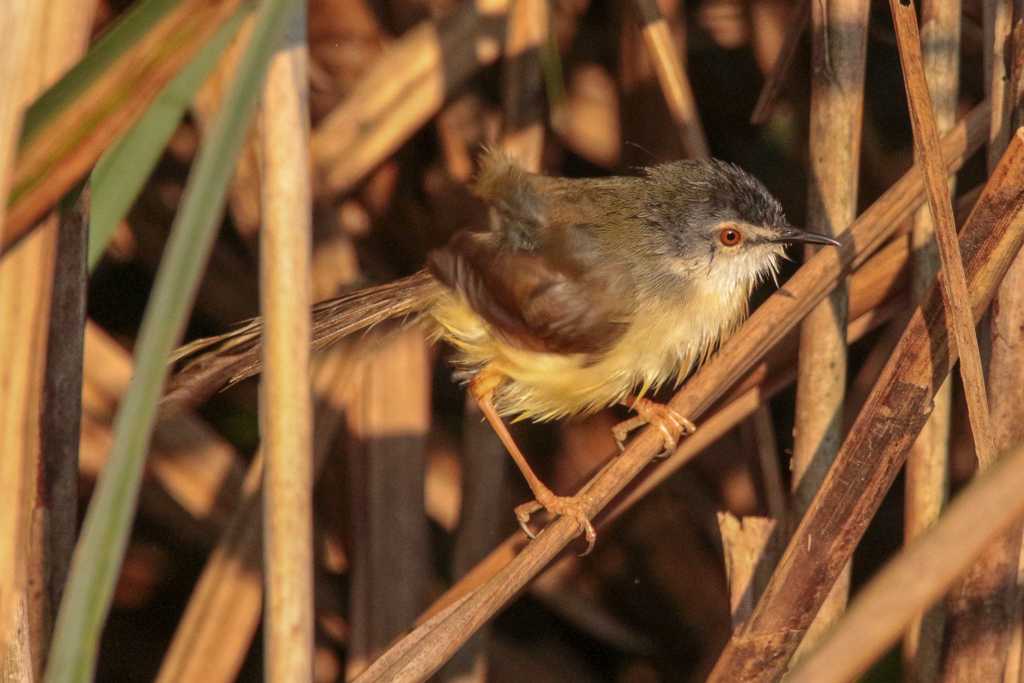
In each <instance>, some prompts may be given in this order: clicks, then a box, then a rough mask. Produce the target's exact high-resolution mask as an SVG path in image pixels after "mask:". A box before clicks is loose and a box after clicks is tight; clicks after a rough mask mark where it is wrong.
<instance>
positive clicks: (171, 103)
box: [88, 5, 251, 270]
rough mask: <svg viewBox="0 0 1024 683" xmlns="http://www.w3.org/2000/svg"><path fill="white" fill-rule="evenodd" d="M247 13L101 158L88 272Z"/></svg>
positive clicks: (93, 180)
mask: <svg viewBox="0 0 1024 683" xmlns="http://www.w3.org/2000/svg"><path fill="white" fill-rule="evenodd" d="M250 10H251V6H250V5H242V6H241V7H240V8H239V11H238V12H237V13H236V14H235V16H234V18H232V20H231V21H229V22H227V23H226V24H224V26H222V27H221V28H220V29H219V30H218V31H217V33H216V34H214V36H213V38H211V39H210V42H209V43H207V44H206V45H205V46H204V47H203V49H202V50H201V51H200V52H199V54H198V55H196V57H195V59H193V60H192V62H191V63H190V64H189V65H188V66H187V67H186V68H185V69H184V70H183V71H182V72H181V74H180V75H178V77H177V78H175V79H174V80H173V81H171V82H170V83H169V84H168V86H167V87H166V88H165V89H164V91H163V92H161V93H160V95H159V96H157V98H156V100H154V101H153V104H152V105H150V107H149V109H148V110H147V111H146V113H145V114H144V115H143V116H142V118H140V119H139V121H138V123H136V124H135V125H134V126H132V128H131V129H129V130H128V132H127V133H125V135H124V137H122V138H121V139H120V140H119V141H118V142H117V144H115V145H114V146H113V147H111V148H110V149H109V150H107V152H106V153H105V154H104V155H103V156H102V157H100V160H99V162H98V163H97V164H96V168H94V169H93V171H92V174H91V176H90V178H89V181H90V185H91V187H92V200H91V205H90V208H89V262H88V263H89V270H92V269H93V267H95V265H96V263H97V262H99V260H100V257H101V256H102V255H103V252H104V251H105V250H106V248H107V242H108V241H109V240H110V236H111V235H113V234H114V229H115V228H116V227H117V224H118V222H120V220H121V219H122V218H124V217H125V215H126V214H127V213H128V209H129V208H131V205H132V204H133V203H134V202H135V198H136V197H138V195H139V192H140V191H141V190H142V187H143V185H145V183H146V180H147V179H148V178H149V175H150V173H151V172H152V171H153V168H154V167H155V166H156V163H157V161H159V160H160V155H161V154H163V151H164V148H165V147H166V146H167V141H168V140H170V138H171V135H172V134H173V133H174V130H175V129H176V128H177V126H178V122H179V121H181V118H182V116H184V114H185V111H186V110H187V109H188V107H189V105H190V104H191V103H192V99H193V98H194V97H195V94H196V91H197V90H199V86H201V85H202V84H203V82H204V81H205V80H206V77H207V76H208V75H209V74H210V71H212V70H213V68H214V67H215V66H216V65H217V60H218V59H219V58H220V56H221V54H223V53H224V49H225V48H226V47H227V46H228V43H229V42H230V41H231V38H232V37H233V36H234V35H235V34H236V33H237V32H238V27H239V26H240V25H241V23H242V19H243V18H244V17H245V16H246V15H248V13H249V11H250Z"/></svg>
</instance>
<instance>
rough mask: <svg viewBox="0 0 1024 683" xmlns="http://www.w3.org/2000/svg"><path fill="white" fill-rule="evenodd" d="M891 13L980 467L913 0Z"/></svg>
mask: <svg viewBox="0 0 1024 683" xmlns="http://www.w3.org/2000/svg"><path fill="white" fill-rule="evenodd" d="M904 3H906V4H904ZM889 8H890V10H891V11H892V18H893V25H894V26H895V28H896V41H897V43H898V45H899V49H900V64H902V66H903V84H904V86H905V87H906V91H907V103H908V105H909V107H910V122H911V124H912V127H913V129H914V150H915V152H916V154H917V156H918V157H919V158H920V159H921V162H922V164H923V165H924V171H925V179H926V183H925V187H926V188H927V190H928V207H929V209H930V210H931V214H932V220H933V221H934V223H935V237H936V241H937V242H938V244H939V256H940V258H941V261H942V272H941V273H940V275H939V282H941V283H942V289H943V291H944V292H945V293H946V305H947V306H948V307H949V311H950V316H949V318H948V322H949V324H950V325H952V326H953V338H954V339H956V346H957V349H959V354H960V375H961V377H962V378H963V383H964V396H965V397H966V398H967V413H968V416H969V417H970V420H971V431H972V433H973V435H974V449H975V452H976V453H977V455H978V462H979V463H981V464H982V465H984V464H986V463H988V462H991V460H992V457H993V456H994V455H995V454H994V452H993V446H992V420H991V417H990V416H989V411H988V399H987V398H986V396H985V377H984V373H983V371H982V369H981V353H980V352H979V350H978V338H977V336H976V335H975V332H974V322H973V319H972V316H971V314H970V311H969V310H968V302H969V301H970V299H969V297H968V292H967V280H966V277H965V275H964V267H963V263H962V262H961V260H960V250H959V248H958V246H957V238H956V223H955V221H954V219H953V206H952V204H951V202H950V193H949V184H948V182H947V178H946V176H947V173H946V171H945V170H944V169H943V168H942V164H940V163H939V162H940V160H941V159H942V153H941V152H940V151H939V134H938V128H937V126H936V122H935V114H934V112H933V111H932V100H931V95H930V94H929V92H928V84H927V82H926V80H925V72H924V62H923V58H922V55H921V36H920V34H919V33H918V28H917V14H916V13H915V11H916V10H915V9H914V3H913V1H912V0H889Z"/></svg>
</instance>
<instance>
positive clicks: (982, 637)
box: [942, 1, 1024, 681]
mask: <svg viewBox="0 0 1024 683" xmlns="http://www.w3.org/2000/svg"><path fill="white" fill-rule="evenodd" d="M1016 4H1017V5H1018V6H1019V5H1020V3H1016ZM1010 5H1011V3H1010V2H1002V1H1000V2H986V3H984V9H985V28H986V45H985V48H986V58H987V59H989V60H998V62H999V64H998V65H997V64H991V63H990V64H989V69H990V70H989V71H987V74H988V75H989V77H990V78H993V79H998V80H999V82H997V83H986V87H988V88H989V90H990V91H991V93H992V97H993V98H998V101H997V100H996V99H993V100H992V102H993V115H992V118H993V126H994V128H993V132H992V133H990V135H989V145H988V150H987V151H988V161H989V165H990V167H991V166H994V165H995V163H996V162H997V161H998V160H999V158H1000V156H1001V155H1002V154H1003V152H1004V148H1005V145H1006V141H1007V137H1006V136H1007V133H1008V130H1009V127H1010V125H1011V123H1012V124H1014V125H1016V124H1018V123H1019V121H1017V120H1014V119H1015V118H1017V117H1019V113H1018V112H1016V111H1014V102H1013V96H1012V92H1013V90H1014V87H1013V82H1012V78H1011V80H1010V82H1009V83H1006V82H1004V79H1005V78H1006V76H1007V73H1006V66H1007V64H1006V62H1004V58H1005V51H1006V48H1008V47H1009V45H1010V40H1011V35H1010V16H1009V15H1010V14H1011V12H1012V8H1011V6H1010ZM1018 40H1019V36H1018ZM1013 71H1018V70H1013ZM1011 76H1012V73H1011ZM1022 287H1024V259H1022V258H1021V257H1020V256H1019V255H1018V257H1017V259H1016V260H1015V261H1014V263H1013V265H1011V266H1010V269H1009V271H1008V272H1007V273H1006V276H1005V277H1004V278H1003V282H1002V284H1001V285H1000V287H999V292H998V294H997V295H996V300H995V301H994V302H993V303H992V312H991V320H990V323H991V327H990V332H991V335H990V342H991V348H990V354H991V355H990V358H989V368H988V382H989V387H988V399H989V403H990V406H991V409H992V429H993V441H994V447H995V449H996V452H1001V451H1004V450H1006V449H1008V448H1010V447H1011V446H1014V445H1016V444H1018V443H1020V442H1021V441H1022V440H1024V424H1022V420H1024V405H1022V403H1021V400H1022V398H1024V387H1022V386H1021V382H1022V381H1024V357H1022V356H1021V353H1022V351H1024V332H1022V329H1024V328H1022V327H1021V325H1022V322H1024V292H1022V291H1021V288H1022ZM1021 529H1022V526H1021V524H1015V525H1013V526H1012V527H1011V528H1010V529H1009V530H1008V531H1007V532H1006V533H1005V534H1004V535H1002V536H1001V537H1000V538H998V539H997V540H996V541H995V542H994V543H992V544H991V545H990V547H989V548H988V549H987V550H986V551H985V552H984V553H983V554H982V555H981V557H980V558H978V560H977V561H976V562H975V563H974V564H973V565H972V566H971V567H970V569H969V570H968V571H967V573H966V575H965V576H964V577H963V579H962V580H961V581H960V582H959V583H958V584H957V585H956V586H955V587H954V589H953V590H952V591H950V593H949V596H948V598H947V601H946V602H947V609H948V610H949V619H950V624H949V626H948V627H947V629H946V631H947V637H948V641H949V642H948V644H947V646H946V653H945V662H944V664H945V666H944V668H943V672H942V673H943V680H947V681H961V680H998V679H999V677H1001V676H1002V675H1003V673H1004V671H1005V670H1006V669H1007V666H1006V665H1007V664H1008V654H1009V652H1010V644H1011V636H1012V632H1013V631H1014V630H1019V628H1020V622H1019V618H1020V615H1019V610H1020V605H1019V603H1018V600H1019V596H1018V586H1017V574H1018V569H1017V568H1018V564H1019V559H1020V558H1019V556H1020V549H1021Z"/></svg>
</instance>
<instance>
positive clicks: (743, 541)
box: [718, 512, 777, 629]
mask: <svg viewBox="0 0 1024 683" xmlns="http://www.w3.org/2000/svg"><path fill="white" fill-rule="evenodd" d="M775 527H776V520H774V519H768V518H767V517H744V518H743V519H739V518H737V517H735V516H734V515H732V514H730V513H728V512H719V513H718V529H719V531H720V533H721V534H722V547H723V548H724V550H725V576H726V579H727V580H728V582H729V609H730V613H731V615H732V627H733V629H737V628H739V627H740V626H741V625H742V624H743V622H744V621H746V620H747V617H749V616H750V613H751V612H753V611H754V604H755V603H756V602H757V597H758V596H759V595H760V594H761V590H762V589H763V587H764V585H765V584H767V583H768V577H769V576H770V574H771V568H770V567H769V566H768V564H767V563H766V562H765V561H764V558H766V557H768V558H771V557H775V556H776V555H777V550H776V551H773V550H772V549H771V548H769V547H768V545H769V542H770V541H772V540H773V539H775V540H777V537H775V536H774V532H775Z"/></svg>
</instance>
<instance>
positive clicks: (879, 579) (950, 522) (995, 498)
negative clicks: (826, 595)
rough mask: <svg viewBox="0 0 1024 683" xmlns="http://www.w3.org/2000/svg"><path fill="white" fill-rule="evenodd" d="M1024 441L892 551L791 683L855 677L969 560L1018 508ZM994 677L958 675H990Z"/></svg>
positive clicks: (1021, 506)
mask: <svg viewBox="0 0 1024 683" xmlns="http://www.w3.org/2000/svg"><path fill="white" fill-rule="evenodd" d="M1022 487H1024V446H1020V445H1018V446H1017V447H1015V448H1013V449H1012V450H1010V451H1008V452H1004V454H1003V455H1002V456H1001V457H1000V458H999V461H998V462H996V463H995V464H994V465H993V466H992V467H991V468H990V469H989V470H988V471H987V472H986V473H984V474H983V475H982V476H980V477H978V478H977V479H976V480H975V481H974V482H973V483H972V484H971V485H970V486H969V487H968V488H967V489H965V490H964V491H963V493H961V494H960V495H958V496H957V497H956V499H955V500H954V501H953V503H952V504H951V505H950V506H949V511H948V512H946V514H944V515H943V516H942V517H941V518H940V520H939V522H938V523H937V524H936V525H935V526H934V527H932V528H931V529H929V530H928V531H926V532H925V533H924V534H923V535H922V536H921V537H920V538H918V539H917V540H915V541H914V542H913V543H911V544H910V545H909V546H908V547H907V548H906V549H905V550H903V551H902V552H901V553H900V554H899V555H897V556H896V557H895V558H893V559H892V560H891V561H890V562H889V564H887V565H886V566H885V567H884V568H882V570H881V571H879V572H878V574H877V575H876V576H875V577H874V578H873V579H872V580H871V583H869V584H868V585H867V586H865V587H864V588H863V589H862V590H861V592H860V593H859V594H858V596H857V599H856V600H855V601H854V603H853V604H852V605H851V606H850V610H849V612H848V614H847V616H846V617H845V618H844V619H843V620H842V621H841V622H839V623H838V624H837V625H836V628H835V630H834V631H833V632H832V633H830V634H829V636H828V638H827V639H826V641H825V642H823V643H822V644H821V647H819V648H818V649H817V650H816V651H815V652H814V653H813V654H811V655H810V656H809V657H807V658H806V659H805V660H804V661H803V662H802V663H801V664H798V665H797V667H796V668H795V669H794V670H793V672H792V673H791V674H789V676H787V677H786V680H787V681H790V682H791V683H830V682H832V681H836V682H838V681H850V680H855V679H857V678H858V676H859V675H860V674H862V673H863V672H864V671H865V670H866V669H867V668H868V666H870V664H871V662H873V661H874V660H875V659H877V658H878V657H880V656H881V655H882V654H884V653H885V651H886V649H887V648H888V647H889V646H891V645H892V644H893V643H894V642H895V641H896V640H897V638H899V635H900V631H901V629H903V628H904V627H905V626H906V625H908V624H909V623H910V621H911V619H912V618H913V617H914V615H915V614H917V613H919V612H920V611H921V610H924V609H926V608H927V607H928V606H929V605H931V604H932V603H934V602H935V601H936V600H938V599H939V598H940V597H941V596H942V594H943V593H944V592H945V591H946V590H947V589H948V588H949V587H950V585H951V584H952V583H953V582H954V581H955V580H956V579H957V577H958V576H960V574H961V573H962V572H963V571H964V570H966V569H967V567H968V566H969V565H970V563H971V561H972V560H974V559H975V558H976V557H977V556H978V555H980V554H981V553H982V552H983V551H984V549H985V547H986V546H987V545H988V544H989V543H992V542H994V541H996V540H997V539H998V537H999V536H1000V535H1002V534H1003V533H1005V531H1006V530H1007V529H1008V528H1010V527H1012V526H1017V525H1016V524H1014V522H1018V521H1019V520H1020V518H1021V516H1022V515H1024V496H1021V495H1020V491H1021V488H1022ZM1001 675H1002V673H1001V672H1000V673H999V674H998V675H997V677H996V678H967V679H961V680H972V681H985V680H988V681H997V680H1000V678H1001Z"/></svg>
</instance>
